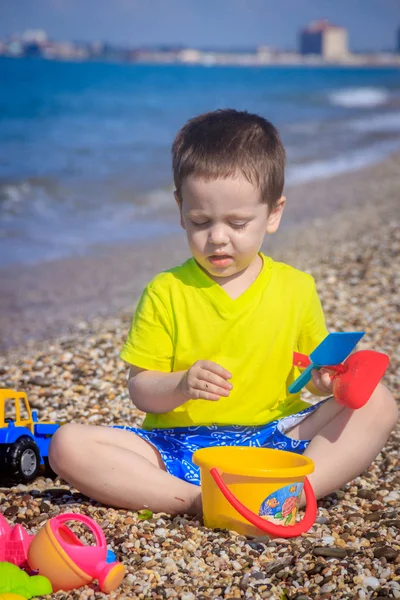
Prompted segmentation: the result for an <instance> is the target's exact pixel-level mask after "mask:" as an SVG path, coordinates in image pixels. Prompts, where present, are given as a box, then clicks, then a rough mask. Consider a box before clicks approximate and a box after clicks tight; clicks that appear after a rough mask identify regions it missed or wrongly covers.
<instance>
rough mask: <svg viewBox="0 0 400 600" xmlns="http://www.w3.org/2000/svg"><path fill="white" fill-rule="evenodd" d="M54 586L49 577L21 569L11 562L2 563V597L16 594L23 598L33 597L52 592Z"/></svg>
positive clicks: (0, 572) (0, 567) (0, 580)
mask: <svg viewBox="0 0 400 600" xmlns="http://www.w3.org/2000/svg"><path fill="white" fill-rule="evenodd" d="M52 592H53V588H52V587H51V583H50V581H49V580H48V579H47V577H42V576H41V575H33V576H32V577H29V575H28V574H27V573H25V572H24V571H21V569H20V568H19V567H17V566H16V565H12V564H11V563H9V562H1V563H0V598H1V597H2V595H8V596H10V595H16V596H17V597H22V598H27V599H28V600H29V598H33V597H34V596H44V595H45V594H51V593H52Z"/></svg>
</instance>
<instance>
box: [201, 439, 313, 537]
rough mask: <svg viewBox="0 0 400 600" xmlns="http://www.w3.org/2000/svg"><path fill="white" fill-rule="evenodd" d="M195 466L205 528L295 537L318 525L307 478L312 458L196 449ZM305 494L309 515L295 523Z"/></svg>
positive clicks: (263, 450) (230, 449) (244, 450)
mask: <svg viewBox="0 0 400 600" xmlns="http://www.w3.org/2000/svg"><path fill="white" fill-rule="evenodd" d="M193 462H194V463H195V464H196V465H198V466H199V467H200V478H201V493H202V500H203V518H204V524H205V525H206V527H210V528H211V529H214V528H217V527H218V528H222V529H232V530H233V531H237V532H238V533H240V534H242V535H252V536H258V535H261V534H262V533H267V534H268V535H269V536H271V537H280V538H290V537H294V536H298V535H301V534H302V533H304V532H306V531H308V530H309V529H310V527H311V526H312V525H313V524H314V522H315V519H316V516H317V501H316V499H315V494H314V491H313V489H312V486H311V484H310V482H309V480H308V479H307V475H309V474H310V473H312V472H313V471H314V463H313V461H312V460H311V459H310V458H308V457H307V456H303V455H301V454H296V453H294V452H286V451H283V450H276V449H275V448H274V449H272V448H254V447H250V448H249V447H244V446H233V447H232V446H217V447H213V448H202V449H201V450H197V451H196V452H195V453H194V454H193ZM303 489H304V494H305V498H306V510H305V514H304V517H303V519H302V520H301V521H299V522H297V523H296V522H295V521H296V513H297V509H298V506H299V502H300V496H301V492H302V490H303Z"/></svg>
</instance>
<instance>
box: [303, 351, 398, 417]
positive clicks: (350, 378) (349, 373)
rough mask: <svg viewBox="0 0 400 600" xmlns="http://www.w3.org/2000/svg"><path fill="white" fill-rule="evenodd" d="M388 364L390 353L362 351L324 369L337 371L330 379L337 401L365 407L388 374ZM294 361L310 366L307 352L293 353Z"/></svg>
mask: <svg viewBox="0 0 400 600" xmlns="http://www.w3.org/2000/svg"><path fill="white" fill-rule="evenodd" d="M389 363H390V359H389V357H388V356H387V354H383V353H382V352H375V351H374V350H359V351H358V352H355V353H354V354H352V355H351V356H349V357H348V358H346V360H345V361H344V362H343V363H340V364H338V365H327V366H326V367H325V368H326V369H327V370H328V371H331V372H332V371H333V372H334V373H335V374H334V375H333V374H332V375H331V378H332V379H333V395H334V396H335V398H336V400H337V401H338V402H339V403H340V404H343V405H344V406H347V407H348V408H351V409H353V410H356V409H357V408H361V407H362V406H364V404H366V403H367V402H368V400H369V399H370V398H371V396H372V393H373V391H374V389H375V388H376V386H377V385H378V383H379V382H380V380H381V379H382V377H383V375H384V374H385V371H386V369H387V368H388V366H389ZM293 364H294V365H295V366H297V367H302V368H307V367H308V366H309V365H310V364H311V363H310V359H309V358H308V356H306V355H305V354H300V353H299V352H294V353H293Z"/></svg>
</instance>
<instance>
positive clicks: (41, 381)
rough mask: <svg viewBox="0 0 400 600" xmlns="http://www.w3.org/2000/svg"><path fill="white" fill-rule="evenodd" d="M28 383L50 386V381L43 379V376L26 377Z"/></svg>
mask: <svg viewBox="0 0 400 600" xmlns="http://www.w3.org/2000/svg"><path fill="white" fill-rule="evenodd" d="M28 383H30V384H31V385H37V386H39V387H50V386H51V385H52V382H51V381H47V379H44V377H40V376H37V377H31V378H30V379H28Z"/></svg>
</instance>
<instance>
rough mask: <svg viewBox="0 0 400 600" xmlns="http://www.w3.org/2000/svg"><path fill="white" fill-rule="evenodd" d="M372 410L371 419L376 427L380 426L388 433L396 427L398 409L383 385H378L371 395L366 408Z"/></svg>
mask: <svg viewBox="0 0 400 600" xmlns="http://www.w3.org/2000/svg"><path fill="white" fill-rule="evenodd" d="M368 405H369V406H370V408H371V409H372V412H373V415H372V417H373V418H374V419H375V421H374V422H375V423H376V425H377V426H379V424H381V426H382V427H383V428H385V429H387V431H388V432H389V433H390V432H391V431H392V430H393V429H394V428H395V426H396V423H397V420H398V418H399V409H398V405H397V402H396V400H395V399H394V398H393V396H392V394H391V393H390V392H389V390H388V389H387V388H386V387H385V386H384V385H379V386H378V387H377V388H376V390H375V392H374V393H373V394H372V397H371V399H370V400H369V402H368V404H367V406H368Z"/></svg>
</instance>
